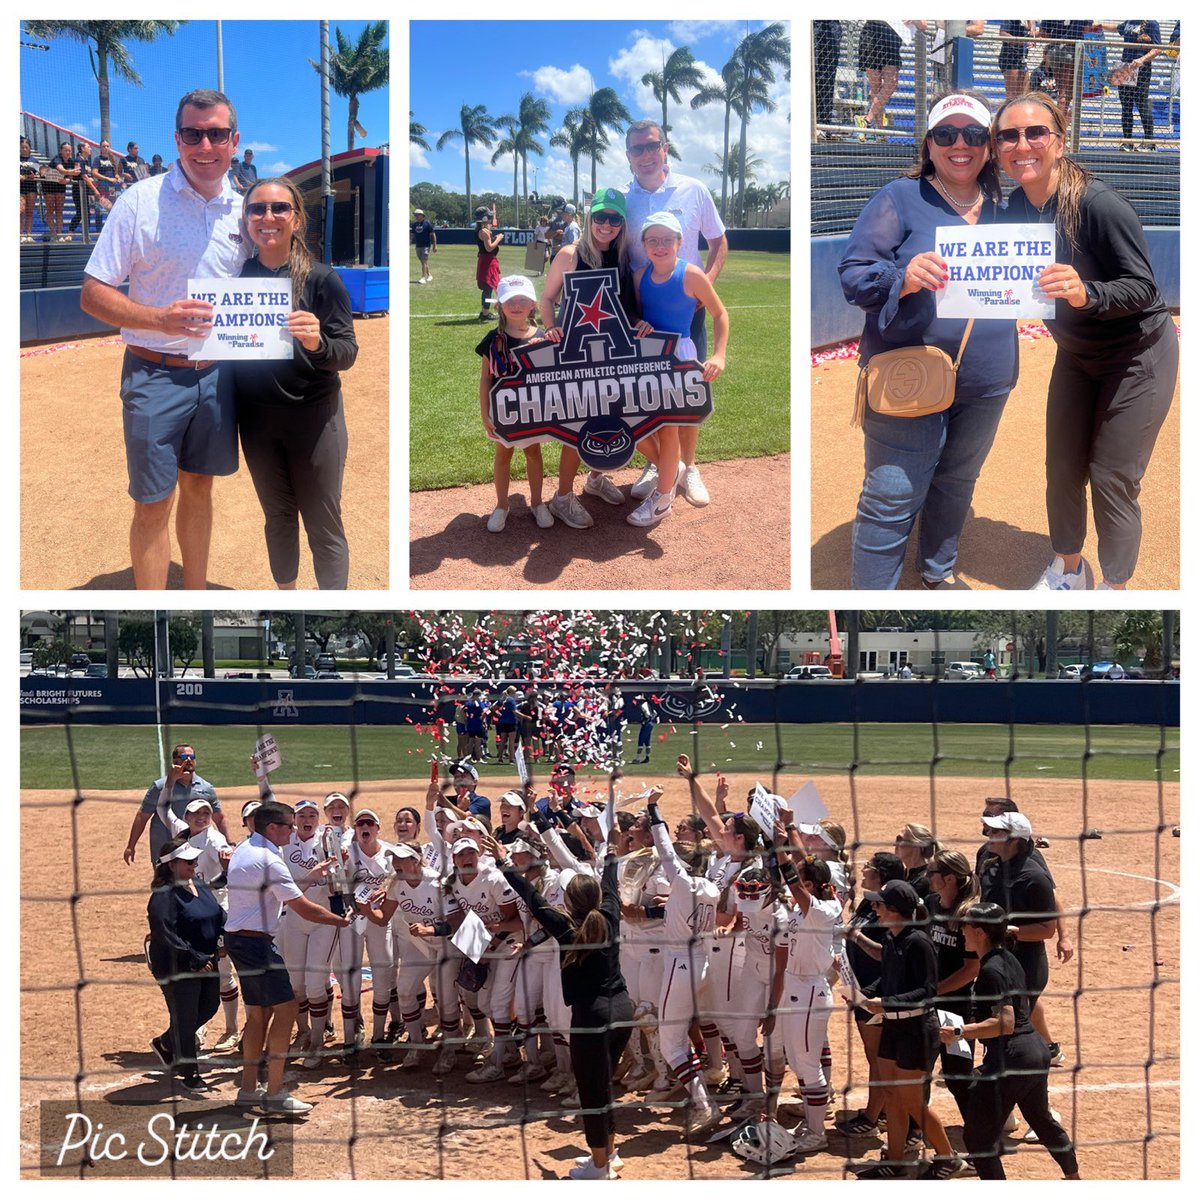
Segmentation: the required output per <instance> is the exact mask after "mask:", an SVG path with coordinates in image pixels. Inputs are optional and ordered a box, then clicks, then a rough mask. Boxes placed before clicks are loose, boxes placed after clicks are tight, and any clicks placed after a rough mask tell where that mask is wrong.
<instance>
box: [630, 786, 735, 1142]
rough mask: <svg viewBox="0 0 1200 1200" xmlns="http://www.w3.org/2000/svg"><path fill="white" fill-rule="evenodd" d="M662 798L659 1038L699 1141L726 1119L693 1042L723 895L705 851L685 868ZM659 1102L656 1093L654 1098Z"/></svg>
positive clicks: (654, 831)
mask: <svg viewBox="0 0 1200 1200" xmlns="http://www.w3.org/2000/svg"><path fill="white" fill-rule="evenodd" d="M661 796H662V789H661V788H653V789H651V792H650V797H649V804H648V805H647V813H648V815H649V818H650V832H651V836H652V837H653V838H654V845H655V848H656V849H657V850H658V857H659V859H660V860H661V861H662V864H663V869H664V870H665V872H666V875H667V878H668V880H669V881H670V885H671V890H670V892H669V893H668V897H667V903H666V912H665V914H664V920H663V941H664V943H665V953H664V958H665V961H664V962H663V982H662V992H661V994H660V996H659V1001H658V1025H659V1038H660V1046H661V1050H662V1056H663V1058H664V1059H665V1060H666V1063H667V1066H669V1067H670V1068H671V1071H672V1073H673V1074H674V1076H675V1078H676V1079H677V1080H678V1081H679V1083H680V1084H681V1085H682V1086H683V1088H684V1090H685V1091H686V1092H687V1095H688V1100H689V1111H688V1113H687V1118H686V1123H687V1127H688V1130H689V1133H690V1134H691V1135H692V1136H696V1135H697V1134H699V1133H702V1132H703V1131H704V1130H706V1129H710V1128H712V1126H713V1125H715V1124H716V1123H717V1122H718V1121H719V1120H720V1119H721V1110H720V1109H719V1108H717V1106H716V1105H715V1104H714V1103H713V1102H712V1100H711V1099H710V1097H709V1094H708V1089H707V1088H706V1087H705V1084H704V1076H703V1074H702V1073H701V1070H700V1060H699V1058H698V1057H697V1056H696V1053H695V1051H694V1050H693V1049H692V1045H691V1041H690V1040H689V1037H688V1028H689V1026H690V1025H691V1023H692V1021H693V1020H695V1019H696V1017H697V1015H698V1014H700V1013H702V1012H706V1011H710V1010H711V1001H710V999H709V996H708V993H707V987H706V984H707V973H708V947H709V943H710V942H711V941H712V939H713V931H714V929H715V927H716V917H717V902H718V901H719V900H720V897H721V893H720V891H719V889H718V888H717V885H716V884H715V883H713V882H712V880H710V879H706V878H705V877H704V868H705V866H706V865H707V862H706V856H704V855H702V853H701V852H699V851H697V850H695V849H693V850H692V851H691V854H692V862H691V864H690V867H689V866H685V865H684V863H683V861H682V860H681V858H680V856H679V853H678V852H677V851H676V848H675V846H674V845H673V844H672V842H671V838H670V836H669V834H668V833H667V825H666V822H665V821H664V820H663V819H662V815H661V814H660V813H659V811H658V800H659V799H660V797H661ZM654 1098H655V1097H654V1094H653V1093H651V1096H650V1099H651V1100H654Z"/></svg>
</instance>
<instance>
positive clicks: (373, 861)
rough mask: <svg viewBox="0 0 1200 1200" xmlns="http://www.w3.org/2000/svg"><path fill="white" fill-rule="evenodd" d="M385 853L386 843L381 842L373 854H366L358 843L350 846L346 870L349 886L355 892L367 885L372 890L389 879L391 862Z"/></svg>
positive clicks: (386, 850) (386, 849)
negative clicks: (348, 873) (348, 875)
mask: <svg viewBox="0 0 1200 1200" xmlns="http://www.w3.org/2000/svg"><path fill="white" fill-rule="evenodd" d="M387 852H388V843H387V842H383V841H381V842H380V843H379V849H378V850H376V851H375V853H374V854H368V853H367V852H366V851H365V850H364V849H363V848H362V846H361V845H360V844H359V843H358V842H354V843H352V844H351V846H350V861H349V863H348V864H347V870H348V871H349V872H350V884H351V886H352V887H353V888H354V890H355V891H358V889H359V888H361V887H362V886H363V885H364V884H368V885H369V886H370V887H371V888H372V889H374V888H377V887H379V885H380V884H381V883H383V882H384V881H385V880H387V879H389V878H390V877H391V874H392V870H391V862H390V860H389V858H388V853H387Z"/></svg>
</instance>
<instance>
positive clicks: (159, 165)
mask: <svg viewBox="0 0 1200 1200" xmlns="http://www.w3.org/2000/svg"><path fill="white" fill-rule="evenodd" d="M166 173H167V168H166V167H164V166H163V160H162V155H161V154H156V155H154V157H153V158H151V159H150V176H151V178H153V177H154V176H155V175H165V174H166Z"/></svg>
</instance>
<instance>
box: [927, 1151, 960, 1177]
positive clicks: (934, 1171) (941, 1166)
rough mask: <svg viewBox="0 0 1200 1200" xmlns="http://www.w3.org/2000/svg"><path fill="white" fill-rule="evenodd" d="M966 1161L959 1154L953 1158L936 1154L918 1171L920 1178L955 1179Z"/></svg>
mask: <svg viewBox="0 0 1200 1200" xmlns="http://www.w3.org/2000/svg"><path fill="white" fill-rule="evenodd" d="M965 1166H966V1163H965V1162H963V1160H962V1159H961V1158H959V1157H958V1155H954V1156H953V1157H952V1158H942V1157H940V1156H935V1157H934V1158H931V1159H930V1160H929V1162H927V1163H926V1164H925V1165H924V1166H923V1167H922V1168H921V1169H920V1171H918V1172H917V1178H918V1179H953V1178H954V1177H955V1175H957V1174H958V1173H959V1172H960V1171H961V1170H962V1169H963V1167H965Z"/></svg>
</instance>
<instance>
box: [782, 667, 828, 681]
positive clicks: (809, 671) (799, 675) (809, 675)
mask: <svg viewBox="0 0 1200 1200" xmlns="http://www.w3.org/2000/svg"><path fill="white" fill-rule="evenodd" d="M784 678H785V679H832V678H833V672H832V671H831V670H830V669H829V668H828V667H821V666H816V665H813V664H807V663H801V664H800V665H799V666H797V667H793V668H792V669H791V670H790V671H789V672H788V673H787V674H786V675H785V676H784Z"/></svg>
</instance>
